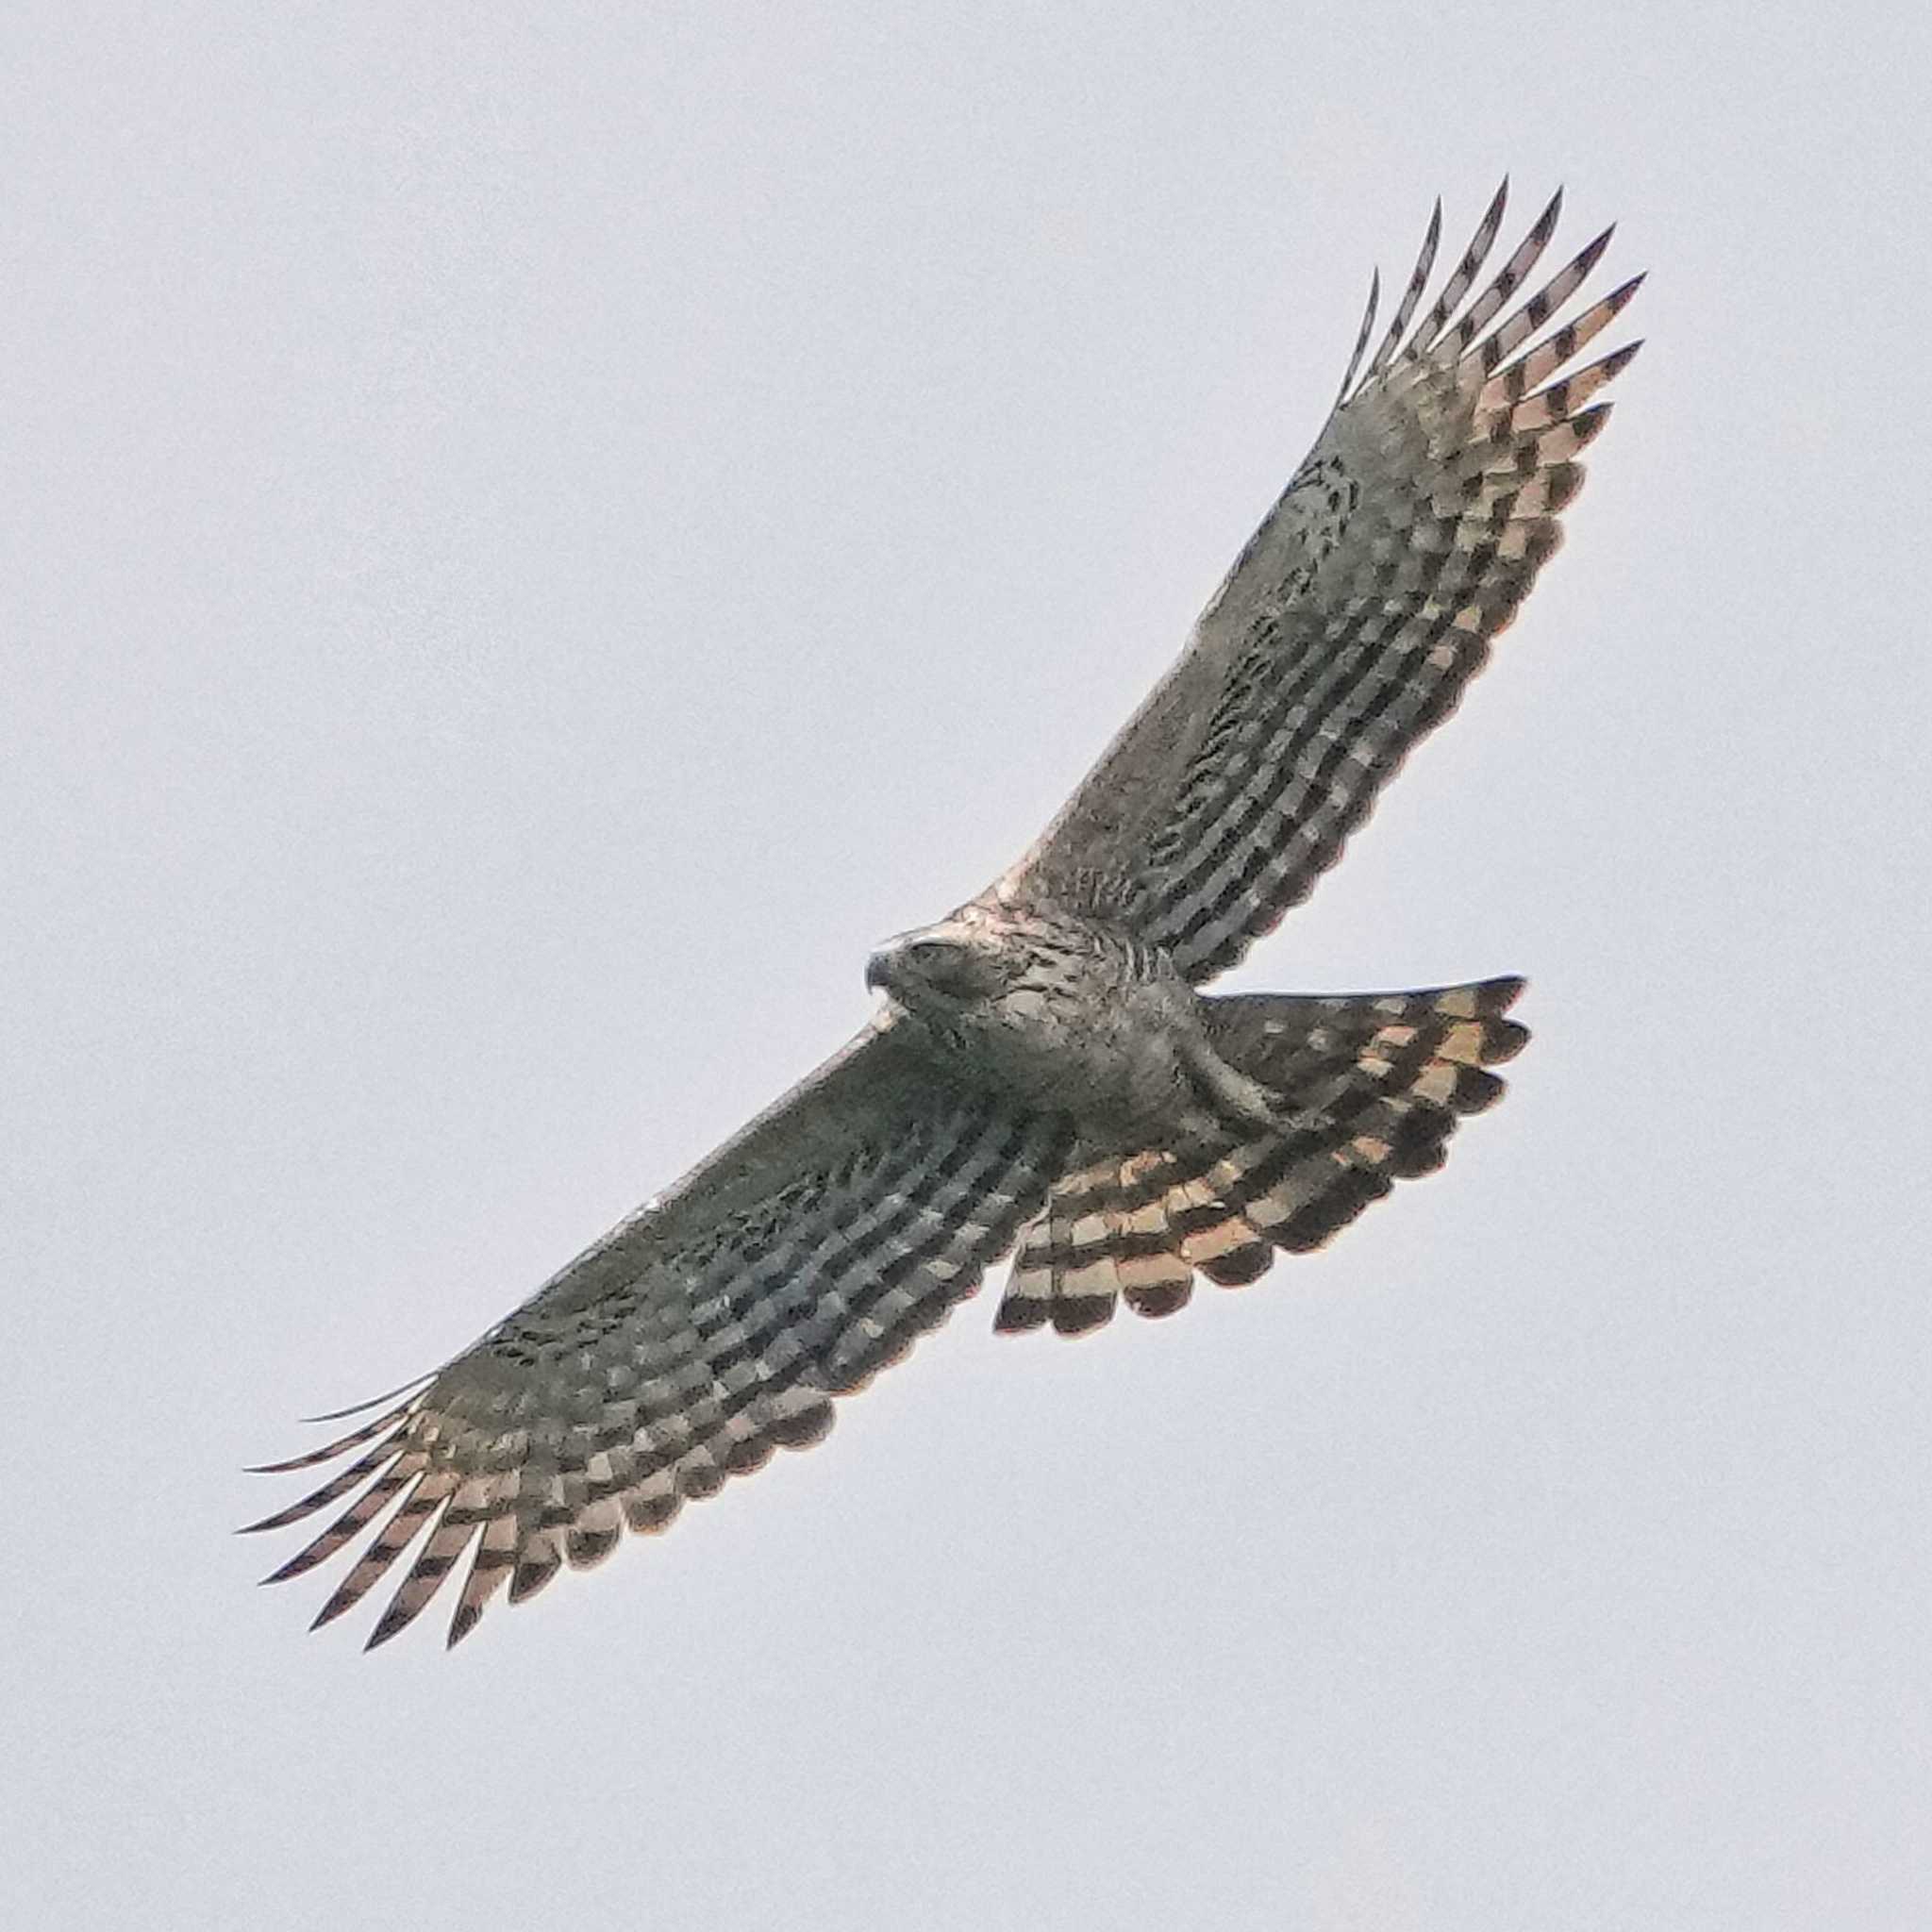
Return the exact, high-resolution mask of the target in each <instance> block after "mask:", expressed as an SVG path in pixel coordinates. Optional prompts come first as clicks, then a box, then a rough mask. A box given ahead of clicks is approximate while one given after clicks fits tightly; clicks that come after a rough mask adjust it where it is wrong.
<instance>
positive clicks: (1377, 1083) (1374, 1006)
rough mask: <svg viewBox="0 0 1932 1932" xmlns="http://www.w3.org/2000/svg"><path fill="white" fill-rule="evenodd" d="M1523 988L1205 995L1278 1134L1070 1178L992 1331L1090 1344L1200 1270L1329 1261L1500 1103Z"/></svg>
mask: <svg viewBox="0 0 1932 1932" xmlns="http://www.w3.org/2000/svg"><path fill="white" fill-rule="evenodd" d="M1523 984H1524V983H1523V981H1522V980H1520V979H1514V978H1510V979H1486V980H1479V981H1476V982H1474V983H1473V984H1471V985H1467V986H1452V987H1439V988H1432V989H1428V990H1426V991H1419V992H1393V993H1341V994H1336V995H1333V996H1330V997H1326V998H1322V997H1315V996H1311V995H1305V994H1289V993H1241V994H1235V995H1232V996H1213V995H1208V996H1204V997H1203V999H1202V1007H1203V1009H1204V1013H1205V1017H1206V1019H1207V1022H1208V1034H1209V1038H1210V1040H1211V1041H1212V1042H1213V1045H1214V1048H1215V1050H1216V1052H1218V1053H1219V1054H1220V1055H1221V1057H1222V1058H1224V1059H1225V1060H1226V1061H1227V1062H1228V1063H1229V1064H1230V1065H1231V1066H1233V1067H1234V1068H1235V1069H1236V1070H1237V1071H1238V1072H1240V1073H1242V1074H1248V1075H1249V1076H1250V1077H1251V1078H1253V1079H1255V1080H1257V1081H1258V1082H1259V1083H1260V1085H1261V1086H1262V1087H1263V1088H1264V1089H1266V1090H1267V1091H1268V1093H1269V1094H1270V1096H1271V1097H1273V1098H1274V1099H1276V1100H1277V1101H1278V1102H1279V1105H1280V1108H1281V1114H1282V1126H1281V1129H1280V1131H1279V1132H1277V1133H1273V1134H1265V1135H1257V1134H1256V1133H1255V1131H1254V1129H1253V1127H1252V1126H1250V1125H1245V1124H1243V1125H1241V1126H1234V1127H1230V1128H1229V1129H1228V1130H1227V1132H1226V1133H1225V1134H1224V1135H1223V1136H1222V1137H1220V1138H1219V1139H1215V1140H1208V1141H1201V1142H1197V1143H1195V1144H1193V1145H1191V1146H1188V1147H1175V1148H1142V1149H1138V1150H1135V1151H1133V1152H1130V1153H1125V1154H1110V1155H1108V1156H1107V1157H1106V1158H1102V1159H1099V1160H1091V1161H1087V1162H1084V1163H1083V1164H1082V1165H1081V1166H1080V1167H1078V1168H1077V1169H1075V1171H1074V1172H1073V1173H1070V1174H1066V1175H1064V1176H1063V1177H1062V1178H1061V1179H1060V1180H1058V1182H1057V1183H1055V1185H1054V1188H1053V1190H1052V1191H1051V1192H1050V1194H1049V1195H1048V1197H1047V1205H1046V1207H1045V1208H1044V1209H1043V1210H1042V1211H1041V1214H1040V1216H1039V1217H1038V1218H1037V1219H1036V1220H1035V1221H1033V1222H1032V1223H1030V1224H1028V1226H1027V1227H1026V1229H1025V1231H1024V1234H1023V1235H1022V1236H1021V1239H1020V1245H1019V1250H1018V1252H1017V1254H1016V1255H1015V1257H1014V1260H1013V1272H1012V1278H1011V1280H1010V1282H1009V1284H1008V1289H1007V1292H1006V1296H1005V1298H1004V1299H1003V1300H1002V1301H1001V1303H1000V1309H999V1314H998V1317H997V1319H996V1323H995V1325H996V1326H997V1327H999V1328H1001V1329H1019V1328H1039V1327H1041V1326H1043V1325H1044V1324H1047V1323H1048V1322H1051V1323H1052V1324H1053V1325H1054V1327H1055V1328H1057V1329H1058V1331H1059V1332H1060V1333H1061V1334H1062V1335H1078V1334H1082V1333H1084V1332H1085V1331H1086V1330H1087V1329H1089V1328H1095V1327H1098V1326H1099V1325H1100V1324H1102V1323H1104V1322H1108V1321H1110V1320H1111V1319H1112V1317H1113V1312H1114V1308H1115V1306H1116V1305H1117V1303H1119V1302H1120V1301H1123V1300H1124V1301H1125V1303H1126V1304H1127V1306H1128V1307H1130V1308H1132V1309H1133V1310H1134V1311H1135V1313H1136V1314H1141V1315H1171V1314H1173V1313H1174V1310H1175V1309H1177V1308H1180V1307H1184V1306H1185V1305H1186V1304H1187V1302H1188V1300H1189V1298H1190V1297H1191V1294H1192V1293H1193V1285H1194V1275H1195V1274H1196V1273H1197V1272H1198V1273H1200V1274H1205V1275H1207V1276H1208V1279H1209V1280H1210V1281H1215V1282H1219V1283H1220V1284H1221V1285H1222V1286H1224V1287H1227V1288H1234V1287H1240V1286H1241V1285H1242V1284H1244V1283H1247V1282H1250V1281H1254V1280H1256V1279H1257V1278H1258V1277H1259V1276H1260V1275H1261V1274H1264V1273H1265V1272H1266V1271H1267V1269H1268V1267H1269V1264H1270V1263H1271V1262H1272V1261H1273V1260H1274V1251H1275V1250H1276V1249H1277V1248H1278V1249H1281V1250H1283V1251H1285V1252H1286V1253H1289V1254H1304V1253H1307V1251H1308V1250H1310V1249H1313V1248H1318V1247H1320V1246H1321V1245H1322V1244H1323V1243H1324V1241H1328V1240H1329V1239H1330V1238H1331V1237H1332V1236H1333V1235H1335V1234H1336V1233H1338V1232H1339V1231H1340V1230H1341V1228H1343V1227H1345V1226H1346V1225H1347V1224H1348V1223H1350V1222H1351V1221H1353V1220H1354V1219H1355V1218H1356V1216H1357V1214H1359V1213H1360V1212H1361V1211H1362V1209H1363V1208H1366V1207H1368V1206H1369V1205H1370V1203H1371V1202H1374V1201H1379V1200H1380V1199H1381V1198H1382V1196H1383V1195H1384V1194H1386V1193H1388V1192H1389V1191H1390V1189H1391V1187H1392V1186H1393V1185H1394V1184H1395V1182H1396V1181H1397V1180H1401V1179H1405V1178H1407V1176H1409V1175H1411V1174H1432V1173H1434V1172H1435V1170H1436V1169H1437V1168H1439V1167H1441V1165H1442V1162H1443V1160H1444V1159H1445V1158H1447V1154H1448V1147H1447V1142H1448V1140H1449V1136H1450V1135H1451V1134H1453V1133H1454V1132H1455V1131H1456V1124H1457V1120H1458V1119H1460V1118H1461V1116H1463V1115H1464V1114H1472V1113H1480V1112H1481V1111H1482V1110H1483V1109H1484V1108H1488V1107H1491V1106H1493V1105H1494V1104H1495V1102H1496V1101H1497V1100H1498V1099H1500V1098H1501V1096H1502V1093H1503V1082H1502V1080H1501V1079H1500V1078H1498V1076H1497V1075H1496V1074H1492V1073H1491V1072H1490V1071H1489V1069H1490V1068H1491V1067H1492V1066H1495V1065H1497V1064H1499V1063H1500V1062H1502V1061H1504V1060H1507V1059H1509V1058H1511V1057H1512V1056H1514V1055H1515V1054H1516V1053H1518V1052H1519V1051H1520V1050H1521V1049H1522V1046H1523V1043H1524V1041H1525V1040H1527V1039H1528V1038H1529V1033H1528V1029H1527V1028H1525V1027H1524V1026H1522V1025H1519V1024H1517V1023H1516V1022H1515V1021H1513V1020H1508V1019H1505V1018H1504V1017H1503V1015H1504V1013H1505V1011H1506V1010H1507V1008H1508V1007H1509V1006H1510V1005H1511V1003H1512V1002H1513V1001H1514V1000H1515V998H1516V996H1517V995H1518V994H1519V993H1520V992H1521V991H1523Z"/></svg>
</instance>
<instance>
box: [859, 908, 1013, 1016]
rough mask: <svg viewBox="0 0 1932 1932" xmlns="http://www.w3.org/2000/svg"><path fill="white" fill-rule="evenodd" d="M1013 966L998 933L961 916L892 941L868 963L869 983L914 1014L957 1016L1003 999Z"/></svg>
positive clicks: (867, 975)
mask: <svg viewBox="0 0 1932 1932" xmlns="http://www.w3.org/2000/svg"><path fill="white" fill-rule="evenodd" d="M1008 966H1009V960H1008V957H1007V953H1006V949H1005V948H1004V947H1003V946H1002V944H1001V942H1000V935H999V934H998V933H996V932H995V931H994V930H993V929H992V928H991V926H990V925H989V924H987V923H986V922H985V921H983V920H974V919H968V918H965V917H961V916H958V915H955V916H954V917H953V918H951V919H942V920H941V921H940V922H939V923H938V924H936V925H922V926H920V927H918V928H917V929H916V930H915V931H912V932H902V933H899V934H897V935H895V936H894V937H893V938H891V939H889V940H888V941H886V942H885V944H884V945H882V946H880V947H879V949H878V951H877V952H875V953H874V955H873V956H872V958H869V959H868V960H867V961H866V962H865V983H866V985H868V986H870V987H873V988H874V989H875V990H876V991H880V992H884V993H888V994H890V995H891V997H892V998H893V999H895V1000H897V1001H898V1002H899V1004H900V1005H901V1006H904V1007H908V1008H911V1009H912V1010H913V1011H914V1012H923V1011H929V1012H935V1013H948V1012H952V1013H956V1012H958V1010H959V1009H960V1008H963V1007H968V1006H972V1005H975V1004H977V1003H979V1002H981V1001H985V1000H991V999H994V998H997V997H998V995H999V994H1000V993H1001V992H1003V991H1005V990H1006V987H1007V982H1008Z"/></svg>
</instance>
